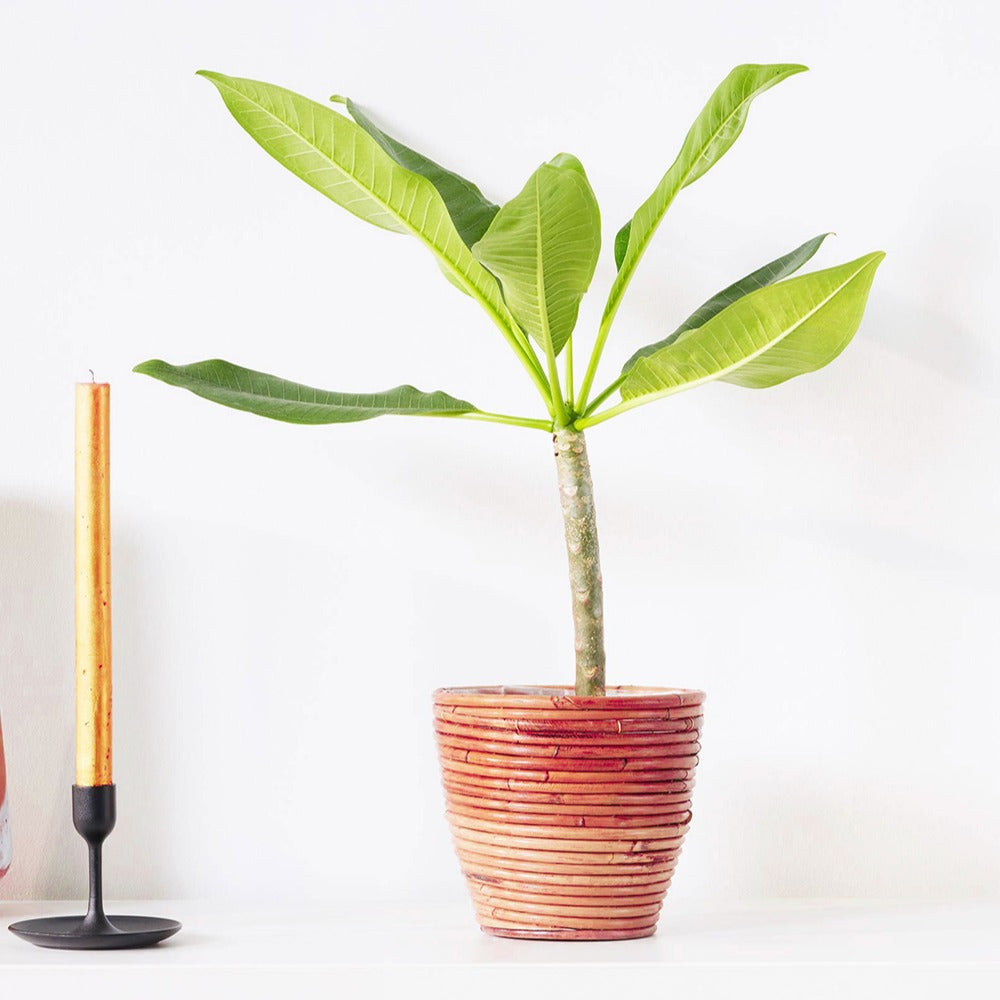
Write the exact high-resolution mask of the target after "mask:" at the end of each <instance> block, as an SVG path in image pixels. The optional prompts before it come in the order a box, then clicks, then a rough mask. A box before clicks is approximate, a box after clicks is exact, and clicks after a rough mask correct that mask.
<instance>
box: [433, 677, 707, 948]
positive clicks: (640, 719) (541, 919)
mask: <svg viewBox="0 0 1000 1000" xmlns="http://www.w3.org/2000/svg"><path fill="white" fill-rule="evenodd" d="M704 698H705V695H704V694H703V693H702V692H701V691H684V690H680V689H677V688H609V689H608V693H607V695H606V696H605V697H603V698H578V697H576V696H575V695H574V694H573V693H572V689H571V688H564V687H544V688H442V689H441V690H439V691H436V692H435V693H434V726H435V731H436V733H437V743H438V753H439V757H440V761H441V770H442V774H443V777H444V788H445V798H446V801H447V810H448V812H447V815H448V822H449V824H450V826H451V831H452V836H453V838H454V842H455V849H456V851H457V852H458V858H459V861H460V862H461V865H462V871H463V873H464V874H465V878H466V881H467V882H468V885H469V889H470V891H471V893H472V901H473V905H474V906H475V908H476V913H477V915H478V917H479V922H480V924H481V925H482V928H483V930H484V931H487V932H488V933H490V934H496V935H498V936H500V937H514V938H543V939H548V940H553V939H557V940H569V941H601V940H614V939H620V938H636V937H648V936H649V935H650V934H652V933H653V932H654V931H655V930H656V920H657V917H658V916H659V912H660V906H661V905H662V903H663V897H664V895H665V894H666V891H667V888H668V886H669V885H670V879H671V876H672V875H673V871H674V867H675V865H676V864H677V857H678V855H679V854H680V850H681V844H682V842H683V840H684V834H685V833H686V832H687V829H688V826H689V824H690V821H691V789H692V788H693V787H694V770H695V765H696V764H697V763H698V751H699V749H700V745H699V743H698V739H699V733H700V729H701V719H702V710H701V705H702V702H703V701H704Z"/></svg>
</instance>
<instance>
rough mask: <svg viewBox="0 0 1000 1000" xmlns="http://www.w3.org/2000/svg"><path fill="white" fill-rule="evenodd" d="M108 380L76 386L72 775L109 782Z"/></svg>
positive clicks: (85, 780)
mask: <svg viewBox="0 0 1000 1000" xmlns="http://www.w3.org/2000/svg"><path fill="white" fill-rule="evenodd" d="M110 401H111V387H110V386H109V385H108V384H107V383H106V382H96V383H95V382H82V383H79V384H78V385H77V387H76V783H77V784H78V785H110V784H111V504H110V491H109V486H110V482H109V472H110V466H109V457H110V452H109V445H110V440H109V410H110Z"/></svg>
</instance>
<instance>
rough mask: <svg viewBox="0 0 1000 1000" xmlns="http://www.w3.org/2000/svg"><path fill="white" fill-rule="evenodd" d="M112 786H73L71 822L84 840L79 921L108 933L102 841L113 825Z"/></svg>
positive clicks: (87, 926) (98, 931) (113, 797)
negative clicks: (84, 890)
mask: <svg viewBox="0 0 1000 1000" xmlns="http://www.w3.org/2000/svg"><path fill="white" fill-rule="evenodd" d="M115 799H116V796H115V786H114V785H94V786H92V787H90V786H86V785H83V786H81V785H74V786H73V826H75V827H76V832H77V833H78V834H80V836H81V837H83V839H84V840H85V841H86V842H87V857H88V868H89V872H90V892H89V895H88V899H87V915H86V916H85V917H84V918H83V924H84V926H85V927H86V928H87V930H88V932H90V933H94V934H99V933H104V934H108V933H112V932H113V927H112V925H111V923H110V922H109V921H108V918H107V917H106V916H105V914H104V866H103V854H104V841H105V840H107V838H108V835H109V834H110V833H111V831H112V830H113V829H114V828H115V819H116V811H115V808H116V806H115Z"/></svg>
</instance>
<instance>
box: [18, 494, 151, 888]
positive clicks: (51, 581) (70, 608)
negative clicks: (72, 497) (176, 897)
mask: <svg viewBox="0 0 1000 1000" xmlns="http://www.w3.org/2000/svg"><path fill="white" fill-rule="evenodd" d="M121 535H122V532H120V531H117V530H116V532H115V550H114V559H113V569H114V573H115V577H116V581H117V582H116V585H115V595H116V630H117V635H116V639H115V646H116V648H127V649H128V650H129V651H130V652H132V651H134V650H135V649H136V648H137V647H138V648H140V649H141V646H142V638H141V634H140V633H136V632H135V627H137V624H138V622H139V621H140V619H139V618H138V617H137V614H136V612H135V609H134V607H133V605H134V604H135V603H136V602H137V601H138V600H139V596H140V595H137V594H135V592H136V590H137V588H136V586H135V582H136V581H137V580H138V579H141V577H139V575H138V567H137V566H136V559H135V558H134V555H135V551H136V550H135V546H134V545H131V544H129V540H128V538H127V537H125V538H122V537H121ZM119 595H121V597H122V599H119ZM130 621H131V622H132V623H133V625H132V627H130V626H129V622H130ZM74 641H75V640H74V598H73V511H72V507H71V506H70V505H68V504H67V505H65V506H55V505H48V504H41V503H34V502H32V501H29V500H20V499H10V500H0V712H2V714H3V725H4V738H5V743H6V755H7V778H8V795H9V799H10V810H11V832H12V838H13V863H12V865H11V868H10V871H9V872H8V874H7V877H6V878H5V880H4V882H3V883H2V884H0V892H2V893H3V895H4V896H5V897H7V898H18V899H30V898H42V897H48V898H82V897H83V896H84V895H85V881H86V864H85V854H84V848H83V845H82V843H81V841H80V839H79V838H78V837H77V835H76V833H75V831H74V830H73V825H72V818H71V815H70V787H71V786H72V784H73V779H74V754H75V738H74V725H75V709H74ZM118 687H119V685H117V682H116V689H117V688H118ZM127 690H128V688H126V691H127ZM152 710H153V706H151V705H150V704H149V703H148V702H147V701H146V700H145V699H142V698H134V699H133V698H131V697H130V698H129V711H130V714H131V715H133V716H139V717H138V718H131V719H129V720H128V725H127V726H126V727H124V728H123V727H122V725H120V724H117V723H118V721H119V720H116V739H115V742H116V744H119V743H121V742H122V741H123V740H122V738H123V737H124V738H125V739H126V740H128V741H130V740H131V737H130V734H131V733H132V732H134V731H136V730H138V731H140V732H141V731H142V727H143V726H145V725H146V724H147V723H148V720H149V713H150V712H151V711H152ZM125 818H126V820H127V822H126V824H125V826H126V831H124V832H126V835H127V836H128V838H129V840H133V841H134V840H136V839H137V838H140V839H139V842H141V843H142V844H143V845H144V848H145V849H147V850H151V849H154V846H155V845H154V842H155V840H156V829H157V823H156V819H157V818H156V817H155V816H152V815H151V816H143V817H142V818H141V822H140V823H138V824H137V823H136V822H135V819H134V818H133V819H132V820H131V821H128V817H125ZM121 825H122V824H121V823H119V826H121ZM121 833H122V831H119V834H118V837H119V841H121V839H122V837H121ZM121 846H122V847H125V845H124V844H122V845H121ZM130 853H131V852H130ZM124 860H125V859H122V861H123V862H124ZM122 867H125V868H127V867H128V864H122V865H119V864H117V863H116V865H115V868H116V869H120V868H122ZM110 889H111V891H112V892H114V882H112V883H111V885H110Z"/></svg>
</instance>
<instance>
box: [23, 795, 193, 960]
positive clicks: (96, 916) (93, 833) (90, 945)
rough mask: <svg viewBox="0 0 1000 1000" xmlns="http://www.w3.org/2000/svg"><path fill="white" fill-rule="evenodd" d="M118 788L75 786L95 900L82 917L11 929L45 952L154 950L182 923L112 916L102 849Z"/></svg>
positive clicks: (78, 822)
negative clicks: (152, 947) (106, 895)
mask: <svg viewBox="0 0 1000 1000" xmlns="http://www.w3.org/2000/svg"><path fill="white" fill-rule="evenodd" d="M115 815H116V814H115V786H114V785H94V786H81V785H74V786H73V825H74V826H75V827H76V831H77V833H79V834H80V836H81V837H83V839H84V840H85V841H86V842H87V847H88V850H89V858H90V898H89V902H88V905H87V913H86V915H85V916H82V917H39V918H38V919H36V920H21V921H19V922H18V923H16V924H11V925H10V930H11V931H12V932H13V933H14V934H16V935H17V936H18V937H19V938H21V939H22V940H24V941H30V942H31V944H35V945H38V946H39V947H40V948H73V949H79V950H106V949H113V948H148V947H149V946H150V945H154V944H159V943H160V942H161V941H164V940H166V939H167V938H168V937H170V936H171V935H173V934H176V933H177V932H178V931H179V930H180V929H181V925H180V924H179V923H178V922H177V921H176V920H165V919H163V918H161V917H133V916H117V915H112V916H110V917H109V916H106V915H105V913H104V885H103V872H102V857H101V851H102V848H103V845H104V841H105V840H106V839H107V836H108V834H109V833H111V831H112V830H113V829H114V826H115Z"/></svg>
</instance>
